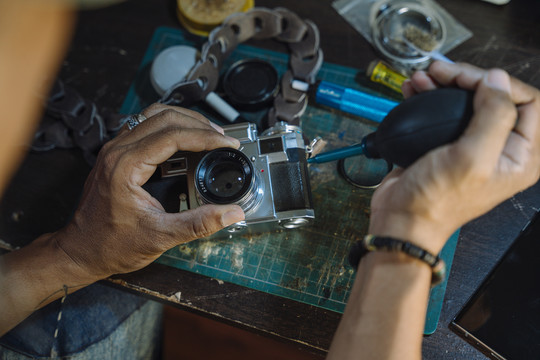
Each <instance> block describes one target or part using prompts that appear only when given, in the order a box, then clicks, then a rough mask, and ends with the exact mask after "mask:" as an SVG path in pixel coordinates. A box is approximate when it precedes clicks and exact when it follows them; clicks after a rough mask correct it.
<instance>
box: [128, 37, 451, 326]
mask: <svg viewBox="0 0 540 360" xmlns="http://www.w3.org/2000/svg"><path fill="white" fill-rule="evenodd" d="M204 40H205V39H203V38H194V37H191V35H186V34H185V33H183V32H182V31H180V30H178V29H171V28H163V27H162V28H159V29H157V30H156V32H155V33H154V36H153V38H152V40H151V43H150V45H149V46H148V49H147V52H146V54H145V56H144V59H143V61H142V64H141V66H140V69H139V72H138V74H137V78H136V79H135V81H134V83H133V85H132V86H131V88H130V90H129V92H128V94H127V97H126V100H125V102H124V104H123V106H122V109H121V112H122V113H125V114H129V113H136V112H139V111H140V110H141V109H143V108H144V107H146V106H148V105H149V104H151V103H152V102H155V101H156V100H158V98H159V97H158V95H157V94H156V93H155V92H154V90H153V88H152V85H151V83H150V80H149V69H150V66H151V64H152V60H153V59H154V57H155V56H156V55H157V54H158V53H159V52H160V51H161V50H163V49H165V48H167V47H169V46H173V45H179V44H184V45H190V46H194V47H196V48H200V46H201V44H202V43H203V42H204ZM323 50H324V49H323ZM245 58H261V59H264V60H266V61H269V62H271V63H272V64H273V65H274V66H275V67H276V69H277V70H278V72H279V73H280V74H283V73H284V72H285V71H286V70H287V64H288V55H286V54H284V53H277V52H273V51H268V50H263V49H259V48H255V47H251V46H246V45H240V46H239V47H238V49H237V50H236V51H235V52H234V53H233V54H232V55H231V56H230V57H229V59H227V61H226V63H225V64H224V67H223V68H224V69H227V68H228V67H229V66H230V65H231V64H233V63H234V62H235V61H237V60H240V59H245ZM359 74H360V75H359ZM360 77H362V75H361V73H359V72H358V71H357V70H355V69H352V68H347V67H343V66H338V65H334V64H328V63H325V64H324V65H323V67H322V69H321V71H320V72H319V75H318V78H319V79H321V80H327V81H330V82H333V83H336V84H340V85H343V86H347V87H351V88H356V89H361V90H363V91H366V92H372V93H374V92H373V91H372V90H370V89H366V88H363V87H361V86H360V85H359V84H358V82H357V79H358V78H360ZM197 110H199V111H201V112H203V113H205V114H206V115H207V116H209V117H210V118H212V120H214V121H215V122H217V123H222V124H223V122H222V120H221V119H220V118H219V117H216V115H215V114H213V113H212V112H211V111H209V110H207V109H206V108H205V107H204V106H200V107H197ZM243 115H244V117H245V118H247V119H250V120H254V121H257V122H259V120H260V118H261V117H262V116H263V115H264V114H262V113H261V112H254V113H243ZM259 123H260V122H259ZM375 126H376V124H375V123H373V122H370V121H368V120H364V119H360V118H358V117H354V116H352V115H351V116H349V115H346V114H344V113H342V112H338V111H334V110H332V109H329V108H326V107H321V106H318V105H317V104H314V103H313V101H312V102H311V103H310V105H309V106H308V108H307V110H306V112H305V114H304V115H303V116H302V128H303V131H304V133H305V134H306V135H307V137H308V138H314V137H315V136H322V137H323V139H325V140H326V141H327V142H328V144H327V146H326V149H333V148H337V147H341V146H346V145H351V144H353V143H356V142H358V141H359V139H361V138H362V137H363V136H364V135H366V134H368V133H370V132H372V131H373V130H374V129H375ZM366 171H369V169H367V170H366ZM310 180H311V185H312V191H313V201H314V209H315V216H316V221H315V222H314V223H313V224H312V225H310V226H309V227H305V228H301V229H296V230H276V231H275V232H271V233H266V234H263V235H258V236H235V237H230V238H229V239H225V240H222V239H219V240H218V239H214V238H206V239H200V240H196V241H193V242H191V243H189V244H185V245H181V246H178V247H176V248H174V249H171V250H169V251H168V252H166V253H165V254H164V255H163V256H161V257H160V258H159V259H158V260H157V261H158V262H159V263H162V264H165V265H169V266H173V267H176V268H180V269H184V270H188V271H191V272H194V273H198V274H202V275H206V276H209V277H212V278H215V279H219V280H223V281H227V282H231V283H235V284H238V285H243V286H246V287H249V288H252V289H256V290H260V291H265V292H268V293H271V294H274V295H279V296H284V297H287V298H290V299H294V300H297V301H301V302H305V303H307V304H310V305H315V306H319V307H322V308H325V309H329V310H333V311H337V312H343V310H344V308H345V304H346V301H347V298H348V296H349V293H350V289H351V287H352V283H353V280H354V271H353V269H352V268H351V267H350V266H349V264H348V262H347V255H348V251H349V248H350V246H351V245H352V243H353V242H354V241H357V240H358V239H360V238H362V237H363V236H364V234H365V233H366V231H367V225H368V221H369V201H370V198H371V195H372V191H371V190H361V189H357V188H354V187H352V186H350V185H349V184H348V183H347V182H345V181H344V180H343V179H342V178H341V177H340V176H339V175H338V174H337V171H336V164H335V163H326V164H317V165H310ZM456 243H457V233H456V234H454V235H453V236H452V238H451V239H450V240H449V241H448V243H447V245H446V246H445V248H444V249H443V253H442V257H443V259H444V260H445V261H446V263H447V265H448V267H450V266H451V263H452V258H453V255H454V250H455V246H456ZM445 289H446V282H444V283H443V284H441V285H439V286H437V287H435V288H434V289H433V290H432V293H431V297H430V305H429V308H428V314H427V318H426V328H425V333H426V334H429V333H432V332H433V331H435V329H436V326H437V322H438V318H439V314H440V310H441V307H442V300H443V297H444V292H445Z"/></svg>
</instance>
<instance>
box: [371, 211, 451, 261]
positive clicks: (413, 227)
mask: <svg viewBox="0 0 540 360" xmlns="http://www.w3.org/2000/svg"><path fill="white" fill-rule="evenodd" d="M453 231H454V229H450V226H448V224H445V223H443V224H441V223H438V222H436V221H433V220H430V219H426V218H423V217H421V216H418V215H411V214H407V213H393V212H376V211H374V212H373V213H372V214H371V217H370V223H369V230H368V232H369V234H372V235H376V236H387V237H392V238H396V239H401V240H404V241H408V242H410V243H412V244H414V245H416V246H419V247H421V248H423V249H425V250H426V251H429V252H430V253H432V254H435V255H436V254H438V253H439V252H440V251H441V249H442V247H443V246H444V244H445V243H446V241H447V240H448V238H449V237H450V236H451V235H452V233H453Z"/></svg>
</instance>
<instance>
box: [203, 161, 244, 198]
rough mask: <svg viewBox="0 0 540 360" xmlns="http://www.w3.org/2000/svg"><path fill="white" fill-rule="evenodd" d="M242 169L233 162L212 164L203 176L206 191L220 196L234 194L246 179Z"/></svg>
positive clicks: (240, 189) (239, 189) (240, 188)
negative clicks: (206, 187)
mask: <svg viewBox="0 0 540 360" xmlns="http://www.w3.org/2000/svg"><path fill="white" fill-rule="evenodd" d="M243 170H244V169H243V167H242V165H241V164H239V163H235V162H229V161H227V162H223V163H220V164H213V165H212V166H210V169H208V172H207V173H206V177H205V180H206V184H207V185H208V191H210V192H211V193H212V194H213V195H215V196H220V197H231V196H236V195H237V194H238V192H240V191H242V188H243V187H244V183H245V181H246V177H245V175H244V171H243Z"/></svg>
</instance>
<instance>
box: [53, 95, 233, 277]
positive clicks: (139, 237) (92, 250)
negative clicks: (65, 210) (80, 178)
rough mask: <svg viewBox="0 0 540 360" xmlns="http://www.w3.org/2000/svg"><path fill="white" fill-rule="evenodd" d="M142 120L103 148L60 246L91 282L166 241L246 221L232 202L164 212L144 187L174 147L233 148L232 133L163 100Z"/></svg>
mask: <svg viewBox="0 0 540 360" xmlns="http://www.w3.org/2000/svg"><path fill="white" fill-rule="evenodd" d="M143 114H144V115H145V116H146V117H147V118H148V119H147V120H146V121H144V122H143V123H141V124H140V125H138V126H137V127H135V128H134V129H133V130H131V131H129V130H127V129H123V130H122V132H121V133H120V134H119V135H118V136H117V137H116V138H115V139H113V140H111V141H110V142H109V143H107V144H105V146H104V147H103V149H102V150H101V152H100V154H99V156H98V160H97V162H96V165H95V167H94V169H93V170H92V172H91V174H90V176H89V178H88V180H87V182H86V185H85V189H84V195H83V197H82V200H81V203H80V205H79V208H78V210H77V212H76V214H75V216H74V218H73V220H72V222H71V223H70V224H69V225H68V226H67V227H66V228H65V229H63V230H61V231H59V232H57V233H56V234H55V235H54V239H55V241H56V242H57V245H58V246H59V247H60V248H61V249H62V250H63V251H64V252H65V253H66V254H67V255H68V256H69V258H71V259H72V260H73V261H74V262H75V263H76V264H78V265H79V267H80V268H81V270H83V272H84V273H85V274H86V275H88V276H89V277H90V278H91V279H92V278H94V280H97V279H101V278H104V277H107V276H109V275H112V274H115V273H125V272H130V271H134V270H138V269H140V268H142V267H144V266H146V265H148V264H149V263H150V262H152V261H153V260H155V259H156V258H157V257H158V256H159V255H161V254H162V253H163V252H164V251H166V250H168V249H170V248H171V247H173V246H175V245H178V244H181V243H185V242H188V241H191V240H194V239H197V238H201V237H205V236H208V235H210V234H212V233H214V232H216V231H218V230H220V229H222V228H223V227H226V226H228V225H230V224H233V223H235V222H238V221H241V220H243V219H244V213H243V212H242V210H241V208H240V207H239V206H236V205H221V206H217V205H205V206H201V207H199V208H197V209H194V210H189V211H184V212H182V213H177V214H170V213H166V212H165V211H164V209H163V207H162V206H161V204H160V203H159V202H158V201H157V200H156V199H155V198H153V197H152V196H151V195H150V194H149V193H148V192H146V191H145V190H144V189H143V188H142V187H141V186H142V185H143V184H145V183H146V181H147V180H148V179H149V178H150V176H151V175H152V174H153V173H154V171H155V170H156V167H157V165H159V164H160V163H162V162H164V161H165V160H167V159H168V158H169V157H170V156H172V155H173V154H174V153H175V152H177V151H179V150H186V151H193V152H199V151H205V150H212V149H215V148H219V147H233V148H238V146H239V142H238V140H237V139H234V138H231V137H228V136H225V135H223V130H222V129H221V128H219V127H218V126H217V125H214V124H212V123H210V122H209V121H208V120H207V119H206V118H204V117H203V116H201V115H200V114H198V113H195V112H193V111H189V110H186V109H181V108H176V107H170V106H165V105H157V104H156V105H153V106H151V107H150V108H148V109H146V110H144V111H143Z"/></svg>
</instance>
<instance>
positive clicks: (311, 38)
mask: <svg viewBox="0 0 540 360" xmlns="http://www.w3.org/2000/svg"><path fill="white" fill-rule="evenodd" d="M269 38H275V39H276V40H278V41H282V42H285V43H287V44H288V47H289V51H290V59H289V68H290V70H289V71H287V72H286V73H285V75H284V76H283V78H282V80H281V92H280V94H279V95H278V96H277V97H276V98H275V100H274V105H273V108H272V109H271V110H270V111H269V113H268V126H273V125H274V124H275V123H276V122H279V121H286V122H288V123H291V124H292V125H298V126H299V125H300V117H301V116H302V114H303V113H304V111H305V109H306V106H307V97H306V94H305V91H302V90H298V89H295V88H293V87H292V84H293V80H300V81H302V82H305V83H308V84H309V85H311V84H314V83H315V81H316V76H317V73H318V71H319V69H320V68H321V65H322V62H323V52H322V50H321V49H320V47H319V30H318V28H317V26H316V25H315V24H314V23H313V22H312V21H310V20H302V19H300V17H299V16H298V15H296V14H295V13H293V12H291V11H290V10H288V9H285V8H276V9H274V10H271V9H267V8H262V7H256V8H253V9H251V10H250V11H248V12H245V13H236V14H232V15H230V16H229V17H228V18H226V19H225V20H224V21H223V24H222V25H221V26H219V27H217V28H215V29H214V30H213V31H212V32H211V33H210V34H209V36H208V41H207V42H206V43H205V44H204V45H203V46H202V50H201V60H200V61H199V62H197V64H195V66H194V68H193V69H192V70H191V72H190V73H189V75H188V76H187V80H186V81H183V82H180V83H178V84H177V85H175V86H173V87H172V88H171V89H169V90H168V91H167V92H166V94H165V95H163V97H162V98H161V100H160V102H162V103H165V104H170V105H177V106H190V105H191V104H193V103H194V102H197V101H201V100H203V99H204V98H205V97H206V96H207V95H208V93H210V92H211V91H214V90H215V89H216V87H217V85H218V79H219V71H220V69H221V67H222V65H223V62H224V61H225V59H226V58H227V57H228V56H229V55H230V54H231V53H232V52H233V51H234V50H235V49H236V47H237V46H238V44H240V43H243V42H245V41H247V40H249V39H269Z"/></svg>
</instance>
